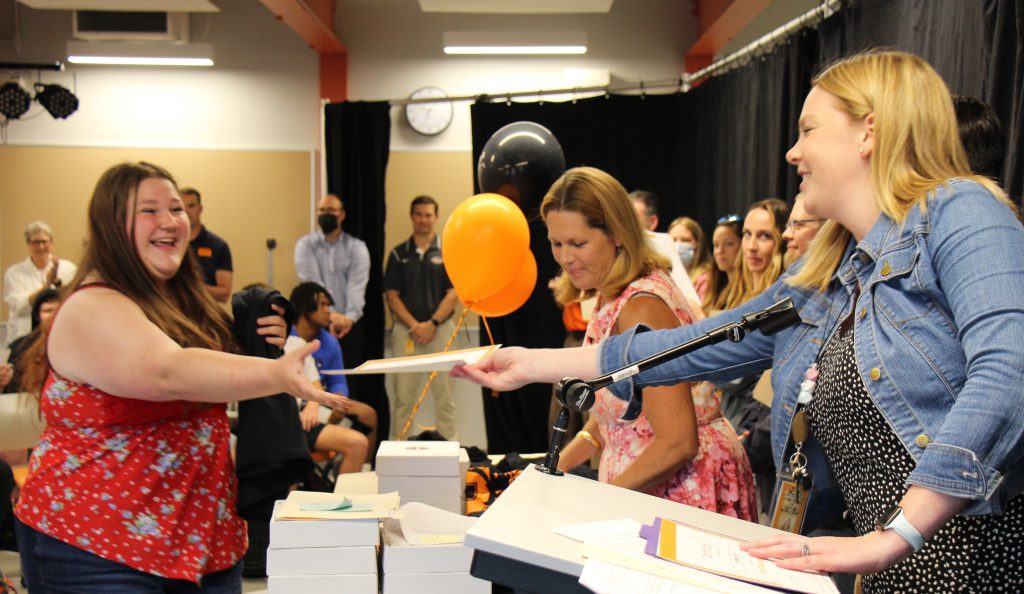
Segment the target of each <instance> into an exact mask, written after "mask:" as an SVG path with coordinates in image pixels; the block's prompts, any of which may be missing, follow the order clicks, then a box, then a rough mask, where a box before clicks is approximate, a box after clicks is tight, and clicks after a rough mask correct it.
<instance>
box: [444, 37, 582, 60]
mask: <svg viewBox="0 0 1024 594" xmlns="http://www.w3.org/2000/svg"><path fill="white" fill-rule="evenodd" d="M444 53H446V54H448V55H534V56H536V55H555V54H558V55H566V54H575V55H579V54H585V53H587V36H586V35H585V34H584V33H582V32H579V31H549V32H541V31H528V32H523V33H515V32H505V31H503V32H486V31H449V32H446V33H445V34H444Z"/></svg>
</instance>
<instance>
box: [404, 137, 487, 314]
mask: <svg viewBox="0 0 1024 594" xmlns="http://www.w3.org/2000/svg"><path fill="white" fill-rule="evenodd" d="M474 166H475V165H474V164H473V155H472V153H470V152H441V153H425V152H413V151H406V152H401V151H392V152H391V155H390V156H389V157H388V171H387V177H386V178H385V181H384V184H385V189H384V191H385V194H386V196H387V198H386V200H387V210H388V216H387V223H386V224H385V229H384V245H385V249H386V251H387V252H388V253H390V252H391V249H392V248H393V247H395V246H396V245H397V244H398V243H399V242H402V241H405V240H406V239H408V238H409V235H410V234H412V222H411V221H410V220H409V204H410V203H411V202H412V199H413V198H415V197H416V196H419V195H420V194H426V195H428V196H432V197H433V198H434V199H435V200H437V202H438V205H439V207H440V217H439V218H440V220H439V222H438V225H437V232H438V233H439V234H440V233H443V231H444V224H445V222H446V221H447V220H448V215H450V214H451V213H452V211H453V210H455V207H457V206H458V205H459V203H461V202H462V201H463V200H465V199H466V198H469V197H470V196H473V194H475V191H474V188H473V167H474ZM386 257H387V254H385V258H386ZM384 263H385V264H387V262H386V261H385V262H384ZM466 325H467V326H470V327H475V326H476V325H477V317H476V315H475V314H470V316H469V317H468V318H467V319H466Z"/></svg>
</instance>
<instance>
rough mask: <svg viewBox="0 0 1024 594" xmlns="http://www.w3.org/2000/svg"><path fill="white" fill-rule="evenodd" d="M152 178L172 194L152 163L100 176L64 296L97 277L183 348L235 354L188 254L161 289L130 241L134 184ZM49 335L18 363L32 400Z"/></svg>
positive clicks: (42, 377)
mask: <svg viewBox="0 0 1024 594" xmlns="http://www.w3.org/2000/svg"><path fill="white" fill-rule="evenodd" d="M151 178H157V179H165V180H167V181H169V182H171V185H173V186H174V188H175V191H177V188H178V184H177V182H175V181H174V177H173V176H171V174H170V173H169V172H168V171H167V170H165V169H163V168H162V167H159V166H157V165H153V164H151V163H145V162H138V163H121V164H119V165H115V166H113V167H111V168H110V169H108V170H107V171H105V172H104V173H103V175H102V176H100V179H99V181H98V182H96V188H95V189H94V190H93V193H92V199H91V200H90V202H89V211H88V215H89V234H88V243H87V244H86V248H85V256H84V257H83V258H82V264H81V265H80V266H79V268H78V274H77V275H75V278H74V280H72V281H71V283H70V284H69V285H68V287H67V288H66V289H65V290H64V297H65V298H66V297H67V296H68V295H70V294H72V293H73V292H74V291H75V290H77V289H78V288H79V287H81V286H82V284H83V283H84V282H85V279H86V277H89V276H90V275H92V276H93V277H95V276H99V277H101V278H102V279H103V282H104V283H105V284H106V285H108V286H110V288H112V289H114V290H116V291H118V292H120V293H122V294H124V295H125V296H126V297H128V298H129V299H131V300H132V301H134V302H135V303H136V304H138V306H139V307H140V308H141V309H142V311H143V312H144V313H145V314H146V317H147V318H149V320H150V321H151V322H153V323H154V324H156V326H157V327H158V328H160V330H162V331H163V332H164V333H165V334H167V336H169V337H170V338H171V339H172V340H174V342H176V343H178V344H179V345H181V346H182V347H201V348H209V349H217V350H227V351H234V350H235V345H234V339H233V337H232V334H231V321H230V319H229V318H228V316H227V314H226V313H224V311H223V310H222V309H221V308H220V307H219V306H218V305H217V303H216V301H214V299H213V297H212V296H211V295H210V293H209V291H207V290H206V288H205V285H204V284H203V281H202V278H201V276H200V274H199V262H198V261H197V260H196V258H195V256H194V255H193V254H192V253H191V250H188V253H186V254H185V258H184V259H183V260H182V263H181V267H180V268H179V269H178V272H177V273H176V274H175V275H174V276H172V277H171V278H169V279H168V280H167V281H165V282H164V283H163V284H161V283H158V282H157V281H156V280H154V279H153V277H152V276H150V274H149V272H148V271H147V270H146V267H145V265H144V264H143V262H142V259H141V258H139V254H138V251H137V250H136V248H135V242H134V241H133V237H134V232H135V221H134V217H133V216H132V215H133V210H134V206H133V203H134V202H135V197H136V194H137V192H138V188H139V185H140V184H141V183H142V182H143V181H145V180H147V179H151ZM48 334H49V332H48V326H47V327H43V328H42V329H41V331H40V332H38V333H37V334H36V335H35V337H34V339H33V342H32V345H31V346H30V347H29V350H28V351H27V353H26V356H25V357H24V359H23V360H24V361H25V362H26V363H27V366H26V370H25V375H24V378H25V382H24V385H25V387H26V388H27V390H28V391H31V392H34V393H36V394H37V395H38V394H39V392H40V391H41V390H42V387H43V383H44V382H45V381H46V375H47V372H48V370H49V359H48V357H47V351H46V342H47V341H46V340H45V337H46V336H48Z"/></svg>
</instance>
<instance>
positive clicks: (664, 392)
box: [541, 167, 757, 521]
mask: <svg viewBox="0 0 1024 594" xmlns="http://www.w3.org/2000/svg"><path fill="white" fill-rule="evenodd" d="M541 215H542V216H543V217H544V221H545V223H546V224H547V227H548V239H549V240H550V242H551V250H552V254H553V255H554V257H555V259H556V260H557V261H558V262H559V264H561V266H562V268H563V269H564V270H565V273H566V274H564V275H563V276H562V281H561V284H560V286H559V287H558V289H557V290H556V296H557V298H558V299H559V300H560V301H561V302H563V303H569V302H571V301H574V300H578V299H581V298H586V297H590V296H596V297H597V307H596V309H595V313H594V315H593V316H592V317H591V320H590V323H589V325H588V326H587V334H586V338H585V339H584V344H594V343H597V342H600V341H602V340H604V339H605V338H607V337H608V336H611V335H613V334H618V333H620V332H622V331H624V330H627V329H629V328H630V327H632V326H634V325H636V324H645V325H647V326H649V327H652V328H656V329H661V328H673V327H677V326H680V325H684V324H690V323H692V322H693V321H694V315H693V312H692V310H691V309H690V307H689V306H688V305H687V303H686V300H685V299H684V298H683V296H682V294H681V293H680V292H679V290H678V288H676V286H675V284H674V283H673V282H672V279H671V277H670V276H669V275H668V272H667V270H668V267H669V263H668V261H667V260H666V259H664V258H663V257H662V256H660V255H658V254H657V252H655V251H654V250H653V248H651V246H650V245H649V244H648V243H647V240H646V237H645V236H644V233H643V230H642V228H641V227H640V223H639V221H638V220H637V218H636V214H635V212H634V211H633V207H632V204H631V203H630V201H629V197H628V195H627V194H626V191H625V189H624V188H623V187H622V185H621V184H619V183H618V182H617V181H616V180H615V179H614V178H612V177H611V176H609V175H608V174H606V173H604V172H603V171H600V170H598V169H593V168H589V167H578V168H575V169H570V170H569V171H567V172H566V173H565V174H564V175H563V176H562V177H561V178H559V179H558V180H557V181H556V182H555V183H554V185H552V186H551V189H550V190H548V194H547V196H546V197H545V198H544V202H543V203H542V205H541ZM642 402H643V405H642V410H630V409H629V403H628V402H626V401H623V400H620V399H618V398H615V397H614V396H611V395H609V394H608V393H607V391H606V390H600V391H598V393H597V402H596V404H595V405H594V408H593V409H591V416H590V420H589V421H588V422H587V425H586V426H585V427H584V430H583V431H581V432H580V433H579V434H577V436H576V437H575V438H574V439H573V440H572V441H571V442H569V444H568V445H567V446H566V448H565V450H564V451H563V452H562V455H561V461H560V463H559V468H560V469H562V470H567V469H570V468H573V467H575V466H577V465H579V464H581V463H583V462H585V461H586V460H588V459H590V457H592V456H593V455H594V454H596V453H597V452H598V451H600V452H601V463H600V467H599V478H600V480H601V481H602V482H607V483H611V484H613V485H618V486H621V487H624V488H628V489H633V490H637V491H644V492H647V493H650V494H652V495H655V496H658V497H663V498H665V499H671V500H673V501H678V502H680V503H685V504H687V505H692V506H695V507H699V508H702V509H706V510H709V511H714V512H718V513H721V514H725V515H728V516H733V517H737V518H741V519H745V520H751V521H756V515H757V511H756V510H757V507H756V504H755V498H754V485H753V477H752V475H751V472H750V463H749V462H748V460H747V456H746V454H745V453H744V451H743V447H742V446H741V445H740V443H739V440H738V439H737V437H736V433H735V431H733V428H732V426H731V425H729V423H728V422H727V421H726V420H725V419H724V418H722V416H721V414H720V412H719V403H718V396H717V395H716V393H715V390H714V387H713V386H712V385H710V384H708V383H706V382H701V383H696V384H689V383H682V384H677V385H675V386H659V387H654V388H646V389H644V392H643V399H642Z"/></svg>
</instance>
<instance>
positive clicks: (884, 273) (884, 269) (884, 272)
mask: <svg viewBox="0 0 1024 594" xmlns="http://www.w3.org/2000/svg"><path fill="white" fill-rule="evenodd" d="M890 272H892V266H889V261H888V260H886V261H885V262H882V276H889V273H890Z"/></svg>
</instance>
